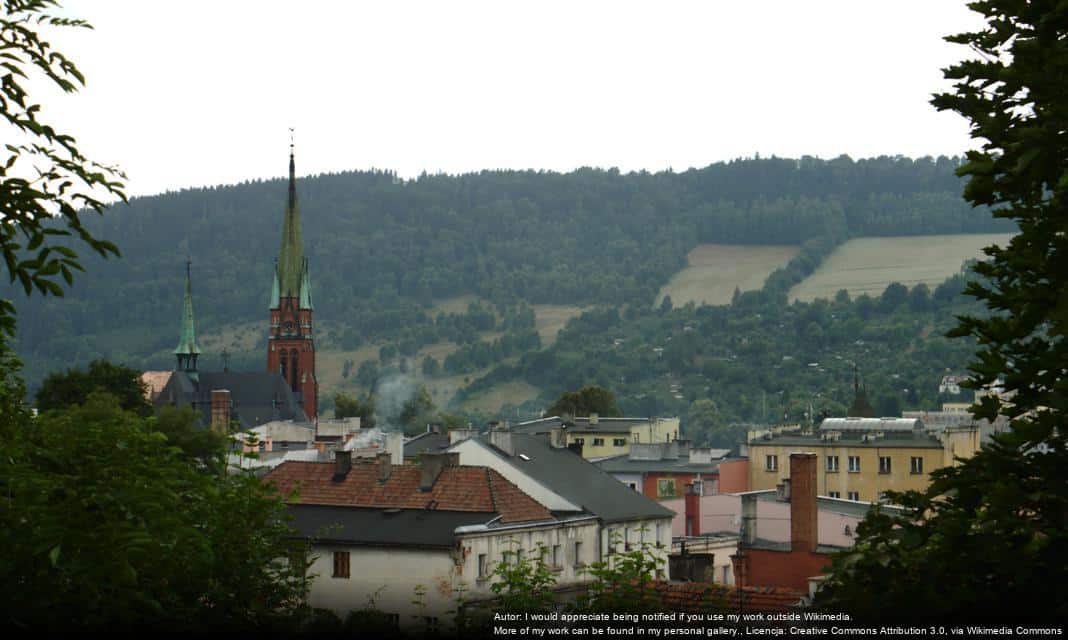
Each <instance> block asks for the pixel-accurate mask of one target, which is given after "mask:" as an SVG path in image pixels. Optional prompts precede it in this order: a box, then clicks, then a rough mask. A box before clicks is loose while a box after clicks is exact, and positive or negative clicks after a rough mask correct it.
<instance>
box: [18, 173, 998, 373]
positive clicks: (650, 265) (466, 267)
mask: <svg viewBox="0 0 1068 640" xmlns="http://www.w3.org/2000/svg"><path fill="white" fill-rule="evenodd" d="M297 161H298V168H299V162H300V158H298V159H297ZM283 162H284V160H283V159H281V158H280V162H279V165H280V169H281V167H282V166H284V164H283ZM956 166H957V161H956V160H954V159H949V158H939V159H937V160H932V159H929V158H925V159H919V160H911V159H907V158H875V159H870V160H859V161H853V160H851V159H849V158H846V157H843V158H838V159H834V160H828V161H825V160H818V159H813V158H803V159H801V160H790V159H778V158H770V159H754V160H742V161H735V162H729V163H721V164H716V165H711V166H709V167H706V168H703V169H695V170H690V171H686V172H682V173H673V172H662V173H656V174H651V173H645V172H642V173H630V174H621V173H620V172H618V171H615V170H597V169H580V170H577V171H574V172H571V173H568V174H559V173H552V172H534V171H501V172H491V171H484V172H481V173H477V174H466V175H461V176H444V175H436V176H430V175H424V176H421V177H420V178H418V179H415V180H400V179H397V178H396V176H394V175H392V174H390V173H388V172H373V173H345V174H337V175H324V176H317V177H308V178H301V179H300V180H299V185H298V189H299V194H300V196H299V197H300V205H301V210H302V215H303V220H304V238H305V242H306V245H307V250H306V254H307V255H308V257H309V259H310V263H311V275H312V288H313V291H314V296H315V304H316V318H317V324H318V326H319V327H321V328H323V329H324V330H325V331H323V332H322V333H321V334H320V347H321V348H322V349H324V350H330V349H337V350H340V351H342V352H354V351H356V350H358V349H360V348H363V347H365V346H368V345H374V346H380V345H393V346H394V347H396V349H397V350H398V351H399V352H400V353H401V354H404V355H406V356H409V357H412V356H415V355H416V354H417V353H418V352H419V350H420V349H422V348H424V347H429V346H430V345H435V344H439V343H441V342H443V341H448V342H452V343H453V344H455V345H458V346H462V345H470V344H471V343H472V342H478V331H477V330H475V329H474V328H472V327H467V328H462V326H461V325H463V326H466V325H465V324H464V323H465V322H466V321H465V320H463V319H459V320H457V319H456V318H454V317H453V316H450V314H443V313H440V312H438V311H437V310H435V309H434V304H435V301H440V300H443V299H450V298H455V297H457V296H465V295H469V296H478V298H479V299H480V300H483V301H485V304H486V305H490V306H492V307H493V312H494V314H495V317H496V318H497V320H496V321H495V322H503V321H504V320H503V319H504V318H505V317H506V316H509V315H513V316H514V315H515V314H517V313H519V312H520V308H521V303H525V304H533V305H555V306H557V307H560V308H563V307H573V306H583V305H608V306H613V307H622V306H625V305H633V304H638V305H646V306H650V305H652V304H653V302H654V301H655V299H656V295H657V292H658V291H659V290H660V288H661V287H662V286H664V285H665V284H666V283H667V282H668V280H669V279H670V278H671V276H672V275H674V274H675V273H676V272H678V271H679V270H680V269H682V268H683V267H684V266H685V265H686V261H685V257H686V255H687V254H688V253H689V252H690V251H691V250H692V249H694V248H695V247H696V246H697V245H698V244H702V243H716V244H743V245H769V244H773V245H794V246H802V251H801V254H799V255H800V256H801V259H802V260H801V262H806V261H807V262H813V260H814V261H815V264H818V261H819V260H818V258H815V259H813V258H812V257H811V255H810V253H811V252H810V253H806V249H805V246H806V245H807V244H810V243H812V242H824V243H825V244H826V243H827V242H829V244H828V245H827V246H833V245H834V244H836V243H837V242H839V241H840V240H841V239H844V238H846V237H849V236H859V235H869V236H870V235H902V234H918V233H928V234H929V233H960V232H998V231H1009V230H1010V229H1008V228H1007V226H1006V223H1005V222H1004V221H994V220H992V219H991V218H990V217H989V215H988V214H987V213H986V212H984V211H980V210H974V209H971V208H970V207H968V206H966V205H965V204H964V203H963V202H962V201H961V200H960V198H959V195H958V194H959V192H960V184H959V181H958V179H957V178H956V176H955V175H954V169H955V168H956ZM283 205H284V184H283V182H282V181H281V180H272V181H258V182H251V183H246V184H241V185H234V186H227V187H216V188H208V189H195V190H187V191H182V192H179V193H170V194H165V195H161V196H156V197H151V198H138V199H135V200H133V201H132V202H131V203H130V204H129V205H128V206H116V207H113V208H112V209H111V210H110V211H109V212H108V214H107V215H106V216H105V217H104V218H102V219H95V218H94V219H93V220H92V221H91V222H92V227H93V228H94V229H95V230H96V231H97V232H99V234H100V235H102V236H103V237H104V238H106V239H108V240H111V241H113V242H115V243H116V244H117V245H118V246H119V247H120V249H121V250H122V252H123V257H122V258H121V259H118V260H109V261H101V260H99V259H96V258H93V257H86V259H85V261H84V262H85V266H86V270H87V272H86V273H85V274H81V275H79V276H78V277H77V279H76V281H75V285H74V286H73V287H72V288H71V289H70V292H69V294H68V295H67V297H66V298H63V299H54V298H53V299H41V298H34V299H29V300H27V299H25V298H23V297H22V296H21V294H19V293H14V292H12V291H11V290H10V289H4V290H2V291H0V295H4V296H8V295H10V296H11V297H14V298H15V299H16V304H17V306H18V309H19V333H18V345H17V346H18V351H19V353H20V355H21V356H22V357H23V359H24V361H25V364H26V376H27V379H28V381H29V382H30V384H31V386H32V385H33V384H34V383H35V382H36V381H38V380H39V379H40V378H41V377H42V376H43V375H44V373H46V372H48V371H50V370H54V369H57V368H62V367H66V366H70V365H72V364H83V363H85V362H87V361H88V360H90V359H92V358H94V357H100V356H106V357H109V358H112V359H115V360H119V361H124V362H127V363H128V364H130V365H132V366H137V367H143V368H160V367H169V366H170V365H171V362H170V358H169V356H168V355H167V353H168V351H169V350H170V349H173V342H174V340H175V335H176V331H177V322H178V306H179V303H180V292H181V290H182V289H181V288H182V273H183V269H182V266H183V263H184V261H185V259H186V257H187V256H189V257H191V258H192V260H193V277H194V285H193V287H194V296H195V306H196V314H197V320H198V326H199V327H201V331H202V332H203V333H204V334H205V335H206V336H207V335H209V334H212V333H213V332H216V333H218V334H219V336H220V338H219V341H218V342H217V343H211V344H213V345H214V346H213V347H212V348H213V349H221V348H222V347H223V346H226V345H232V346H228V347H227V348H228V350H229V351H230V352H231V365H232V366H233V367H235V368H259V367H262V366H263V355H262V347H261V343H262V340H263V338H262V337H255V338H254V337H249V336H247V335H243V334H242V335H238V334H239V333H240V332H239V331H238V328H239V327H254V326H256V324H257V323H261V322H263V321H264V319H265V317H266V306H267V299H268V295H269V284H270V278H269V275H270V273H271V269H272V260H273V257H274V255H275V253H276V252H277V247H278V244H279V236H280V227H281V222H282V210H283ZM823 238H831V240H829V241H823V240H821V239H823ZM821 246H822V245H821ZM82 253H84V251H83V252H82ZM795 262H796V261H795ZM799 264H800V263H799ZM815 264H812V265H808V266H813V267H814V266H815ZM801 266H802V267H806V265H804V264H802V265H801ZM806 268H807V267H806ZM802 271H804V269H802ZM546 308H549V307H546ZM453 315H455V316H456V317H459V316H461V315H463V314H453ZM483 315H484V314H483ZM445 316H448V317H445ZM450 318H452V319H450ZM457 323H459V324H457ZM458 327H460V328H458ZM486 330H496V331H504V332H507V331H508V330H502V329H501V328H500V327H490V328H488V329H486ZM249 345H251V348H249ZM467 355H473V354H470V353H469V354H467ZM219 357H220V355H219V353H212V352H207V353H205V354H204V357H203V363H204V366H205V367H208V368H213V367H218V366H219ZM349 359H351V358H349ZM478 359H479V358H473V359H470V360H471V361H472V362H473V361H474V360H478ZM468 364H470V363H468ZM461 368H468V367H467V365H466V364H465V365H464V366H463V367H461ZM469 372H470V371H468V372H467V373H469ZM326 375H330V374H326Z"/></svg>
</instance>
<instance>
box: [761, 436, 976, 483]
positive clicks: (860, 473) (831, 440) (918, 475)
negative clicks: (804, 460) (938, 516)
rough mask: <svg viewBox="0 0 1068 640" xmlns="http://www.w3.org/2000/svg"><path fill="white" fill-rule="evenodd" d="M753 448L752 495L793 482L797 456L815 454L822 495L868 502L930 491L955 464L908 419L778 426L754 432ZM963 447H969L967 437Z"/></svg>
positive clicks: (939, 442) (934, 439)
mask: <svg viewBox="0 0 1068 640" xmlns="http://www.w3.org/2000/svg"><path fill="white" fill-rule="evenodd" d="M976 442H978V439H976ZM747 447H748V456H749V490H750V491H759V490H763V489H774V488H775V487H776V485H778V484H781V483H782V481H783V480H784V479H787V478H789V475H790V470H789V465H788V464H787V463H788V462H789V460H790V454H791V453H797V452H813V453H815V454H817V455H818V456H819V467H818V470H819V471H818V474H817V481H816V492H817V494H818V495H821V496H829V497H832V498H843V499H846V500H863V501H866V502H875V501H878V500H880V499H881V497H882V494H883V492H885V491H907V490H910V489H914V490H917V491H921V490H923V489H926V488H927V485H928V483H929V481H930V480H929V474H930V473H931V472H932V471H934V470H935V469H939V468H941V467H943V466H946V465H947V464H950V463H951V461H952V456H951V455H950V456H948V457H947V454H946V450H947V448H946V446H945V445H944V444H943V441H942V440H940V439H939V438H937V437H935V436H933V435H931V434H929V433H927V431H926V430H925V429H924V427H923V422H921V421H920V420H916V419H905V418H828V419H827V420H825V421H824V422H823V424H822V425H821V426H820V428H819V429H816V430H812V431H806V430H802V429H801V427H797V426H795V427H777V428H775V429H771V430H767V431H756V432H750V434H749V438H748V444H747ZM957 447H959V448H960V450H961V451H963V450H964V449H966V448H967V447H966V446H965V439H964V437H963V434H961V436H960V442H959V444H958V445H957ZM961 451H958V452H957V454H956V455H962V453H961Z"/></svg>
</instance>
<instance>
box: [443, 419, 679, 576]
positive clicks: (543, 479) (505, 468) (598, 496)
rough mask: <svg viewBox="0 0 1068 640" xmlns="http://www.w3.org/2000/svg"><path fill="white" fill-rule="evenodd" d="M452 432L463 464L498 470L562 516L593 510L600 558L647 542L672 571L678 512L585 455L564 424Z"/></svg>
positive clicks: (665, 569)
mask: <svg viewBox="0 0 1068 640" xmlns="http://www.w3.org/2000/svg"><path fill="white" fill-rule="evenodd" d="M451 435H452V437H453V439H454V442H453V444H452V445H451V446H450V447H449V451H450V452H455V453H458V454H459V456H460V462H461V463H462V464H465V465H477V466H483V467H487V468H490V469H493V470H495V471H497V472H498V473H500V474H501V476H503V477H504V478H506V479H508V480H509V481H510V482H512V483H514V484H515V485H516V486H517V487H519V488H520V489H521V490H522V491H523V492H524V493H525V494H527V495H529V496H530V497H532V498H533V499H535V500H537V501H538V503H539V504H541V505H542V506H543V507H545V508H546V509H548V510H549V511H551V512H553V513H555V514H557V515H558V516H562V515H563V514H569V515H571V516H578V515H580V514H588V515H592V516H594V517H595V518H596V522H597V526H598V529H599V530H598V536H597V546H596V551H595V555H596V557H597V559H599V560H606V559H608V556H609V554H610V552H611V551H612V550H613V549H614V550H616V551H626V550H633V549H635V548H638V547H639V546H640V545H642V544H643V543H647V544H648V545H649V547H650V548H652V549H655V550H656V551H655V553H656V554H657V555H658V557H660V558H661V559H662V560H663V563H662V564H663V569H662V576H661V577H663V578H667V577H668V572H669V570H668V565H667V553H668V550H669V549H670V548H671V521H672V518H673V517H674V516H675V513H674V512H673V511H671V510H670V509H667V508H665V507H663V506H661V505H660V504H658V503H657V502H656V501H655V500H651V499H649V498H647V497H645V496H644V495H642V494H641V493H639V492H637V491H634V490H632V489H631V488H629V487H628V486H626V485H624V484H622V483H621V482H619V481H618V480H616V479H615V478H613V477H612V476H611V475H609V474H608V473H606V472H604V471H603V470H602V469H600V468H599V467H597V466H596V465H594V464H592V463H590V462H589V461H588V460H585V459H584V458H583V457H582V455H581V454H580V453H578V452H576V451H575V449H576V448H577V447H573V446H572V447H571V448H569V447H568V441H567V440H566V438H565V437H564V436H565V434H564V433H562V432H561V431H560V430H554V431H552V432H550V433H548V434H541V435H533V434H527V433H516V432H513V431H510V430H503V429H498V430H491V431H489V432H488V433H485V434H477V433H474V432H471V431H454V432H452V433H451Z"/></svg>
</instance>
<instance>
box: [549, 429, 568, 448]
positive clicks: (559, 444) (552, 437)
mask: <svg viewBox="0 0 1068 640" xmlns="http://www.w3.org/2000/svg"><path fill="white" fill-rule="evenodd" d="M549 446H551V447H552V448H554V449H563V448H564V447H566V446H567V430H565V429H564V427H553V428H552V429H550V430H549Z"/></svg>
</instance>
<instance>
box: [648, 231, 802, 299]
mask: <svg viewBox="0 0 1068 640" xmlns="http://www.w3.org/2000/svg"><path fill="white" fill-rule="evenodd" d="M797 251H798V247H796V246H790V245H730V244H702V245H698V246H697V247H695V248H694V249H693V251H690V253H689V254H687V255H686V261H687V263H688V264H689V266H687V267H686V268H684V269H683V270H682V271H679V272H678V273H676V274H675V275H673V276H672V277H671V280H669V281H668V283H667V284H666V285H664V286H663V287H662V288H661V289H660V293H659V294H658V295H657V297H656V304H660V302H661V301H662V300H663V299H664V296H671V302H672V303H673V304H674V305H676V306H680V305H684V304H686V303H687V302H693V303H694V304H696V305H698V306H700V305H701V304H730V301H731V296H733V295H734V290H735V289H740V290H742V291H753V290H756V289H759V288H761V287H762V286H764V280H765V279H767V277H768V275H769V274H770V273H771V272H772V271H774V270H775V269H777V268H779V267H781V266H782V265H784V264H786V263H787V262H788V261H789V260H790V258H792V257H794V254H796V253H797Z"/></svg>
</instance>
